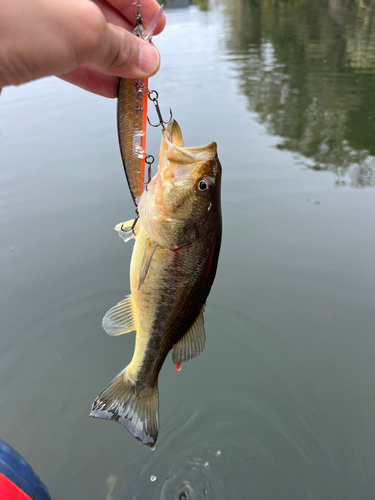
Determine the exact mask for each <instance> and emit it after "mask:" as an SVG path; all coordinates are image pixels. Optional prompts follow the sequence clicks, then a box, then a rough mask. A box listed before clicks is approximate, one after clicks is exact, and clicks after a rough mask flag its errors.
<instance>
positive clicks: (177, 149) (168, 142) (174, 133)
mask: <svg viewBox="0 0 375 500" xmlns="http://www.w3.org/2000/svg"><path fill="white" fill-rule="evenodd" d="M162 135H163V139H162V144H161V148H160V154H161V157H164V158H166V159H167V160H168V161H169V162H172V163H177V164H178V165H191V164H192V163H197V162H207V161H209V160H211V159H213V158H214V157H215V156H216V154H217V144H216V142H210V143H209V144H204V145H203V146H198V147H190V148H188V147H185V146H184V141H183V138H182V132H181V128H180V126H179V124H178V123H177V122H176V120H174V119H172V120H171V121H170V122H168V123H167V125H166V127H165V129H164V130H162Z"/></svg>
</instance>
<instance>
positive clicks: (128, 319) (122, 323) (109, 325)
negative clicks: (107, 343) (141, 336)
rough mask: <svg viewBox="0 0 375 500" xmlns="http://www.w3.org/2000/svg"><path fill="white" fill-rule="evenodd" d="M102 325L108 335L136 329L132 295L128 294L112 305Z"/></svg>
mask: <svg viewBox="0 0 375 500" xmlns="http://www.w3.org/2000/svg"><path fill="white" fill-rule="evenodd" d="M102 325H103V328H104V330H105V331H106V332H107V333H108V335H113V336H116V335H122V334H123V333H128V332H132V331H133V330H135V328H134V319H133V309H132V296H131V295H127V296H126V297H125V299H124V300H122V301H121V302H119V303H118V304H116V305H115V306H114V307H112V309H110V310H109V311H108V312H107V313H106V315H105V316H104V318H103V323H102Z"/></svg>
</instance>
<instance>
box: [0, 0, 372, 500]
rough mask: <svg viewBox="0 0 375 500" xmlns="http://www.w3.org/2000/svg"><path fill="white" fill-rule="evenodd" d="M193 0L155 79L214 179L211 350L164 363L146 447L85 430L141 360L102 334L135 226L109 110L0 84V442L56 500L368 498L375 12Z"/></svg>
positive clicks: (54, 84)
mask: <svg viewBox="0 0 375 500" xmlns="http://www.w3.org/2000/svg"><path fill="white" fill-rule="evenodd" d="M186 4H188V2H185V6H184V2H179V3H177V4H174V5H172V6H171V8H169V9H167V18H168V24H167V27H166V29H165V31H164V33H163V34H162V35H160V36H159V37H157V38H155V44H156V45H157V46H158V48H159V49H160V52H161V54H162V67H161V70H160V72H159V73H158V75H156V76H155V77H153V78H152V79H151V80H150V87H151V88H155V89H157V91H158V92H159V96H160V104H161V108H162V111H163V113H164V114H166V115H168V107H169V106H170V107H171V108H172V110H173V115H174V117H175V118H176V119H177V121H178V122H179V124H180V125H181V128H182V131H183V134H184V139H185V143H186V145H188V146H196V145H201V144H204V143H207V142H210V141H212V140H214V141H216V142H217V143H218V152H219V157H220V159H221V163H222V166H223V185H222V208H223V219H224V234H223V246H222V252H221V257H220V262H219V268H218V273H217V278H216V281H215V283H214V286H213V289H212V292H211V295H210V297H209V300H208V302H207V308H206V314H205V319H206V334H207V343H206V348H205V350H204V352H203V353H202V355H201V356H199V357H198V358H196V359H194V360H193V361H191V362H189V363H187V364H185V365H183V367H182V370H181V372H179V373H178V372H177V371H176V370H175V368H174V366H173V363H172V362H171V359H170V358H168V359H167V360H166V362H165V365H164V367H163V370H162V372H161V375H160V381H159V390H160V433H159V440H158V442H157V445H156V450H155V451H153V452H151V451H150V450H149V449H148V448H147V447H145V446H142V445H141V444H140V443H139V442H138V441H136V440H135V439H134V438H133V437H132V436H131V435H130V434H129V433H128V432H127V431H126V430H125V429H124V428H122V427H121V426H120V425H117V424H115V423H113V422H108V421H103V420H97V419H90V418H89V417H88V414H89V411H90V408H91V404H92V402H93V400H94V399H95V397H96V396H97V395H98V394H99V392H100V391H101V390H102V389H103V388H104V386H105V385H106V384H107V383H108V382H109V381H110V380H112V378H113V377H114V376H115V375H116V374H117V373H118V372H119V371H120V370H121V369H122V368H123V367H124V366H125V365H126V364H127V363H128V362H129V360H130V359H131V356H132V352H133V348H134V333H130V334H128V335H124V336H121V337H114V338H110V337H108V336H107V335H106V334H105V333H104V331H103V330H102V328H101V320H102V317H103V315H104V313H105V312H106V311H107V310H108V309H109V308H110V307H111V306H113V305H114V304H116V303H117V302H118V301H119V300H121V299H122V298H123V297H124V296H125V294H127V293H129V262H130V257H131V251H132V243H127V244H124V243H123V242H122V241H121V240H120V239H119V238H118V236H117V235H116V233H115V232H114V231H113V227H114V226H115V224H117V223H118V222H121V221H123V220H127V219H129V218H132V217H133V214H134V207H133V205H132V201H131V197H130V195H129V191H128V188H127V185H126V181H125V177H124V173H123V170H122V165H121V160H120V155H119V149H118V144H117V131H116V102H115V101H114V100H106V99H104V98H100V97H98V96H95V95H90V94H88V93H85V92H84V91H82V90H80V89H78V88H74V87H72V86H69V85H68V84H66V83H64V82H61V81H59V80H57V79H54V78H47V79H44V80H41V81H38V82H34V83H31V84H27V85H23V86H21V87H19V88H5V89H4V90H3V92H2V95H1V97H0V165H1V169H0V189H1V196H0V224H1V237H0V242H1V246H0V283H1V287H0V308H1V316H0V317H1V337H0V380H1V386H0V437H1V438H2V439H4V440H6V441H8V442H9V443H10V444H11V445H12V446H13V447H15V448H16V449H17V450H18V451H19V452H20V453H21V454H22V455H24V456H25V458H26V459H27V460H28V461H29V462H30V463H31V464H32V466H33V468H34V469H35V470H36V472H37V473H38V474H39V475H40V476H41V477H42V479H43V480H44V481H45V483H46V484H47V486H48V488H49V491H50V494H51V496H52V498H53V499H54V500H66V499H69V500H82V499H103V500H133V499H134V500H135V499H138V500H144V499H162V500H174V499H177V500H184V499H189V500H190V499H199V498H210V499H213V500H228V499H238V498H242V499H245V498H246V499H247V498H251V499H256V500H275V499H277V500H302V499H306V500H315V499H316V500H332V499H335V500H336V499H340V500H353V499H361V500H373V499H374V498H375V474H374V464H375V425H374V422H375V307H374V301H375V279H374V274H375V258H374V256H375V231H374V218H375V191H374V187H373V186H374V184H375V163H374V161H375V160H374V155H375V141H374V136H375V69H374V68H375V31H374V23H375V17H374V15H373V11H374V5H373V2H366V1H359V0H358V1H354V0H353V1H349V0H347V1H339V0H330V1H328V2H323V1H321V2H320V1H318V0H315V1H310V2H298V1H288V2H273V1H271V0H263V1H262V0H260V1H259V2H256V1H254V2H251V1H246V0H218V1H216V2H211V3H210V4H208V5H207V4H206V3H205V2H203V1H200V2H197V4H198V5H186ZM178 7H179V8H178ZM150 115H151V119H152V120H155V116H154V110H153V109H151V108H150ZM159 143H160V130H159V129H150V130H149V136H148V139H147V152H148V153H151V154H153V155H155V156H157V153H158V148H159ZM151 476H156V480H155V481H151V480H150V478H151Z"/></svg>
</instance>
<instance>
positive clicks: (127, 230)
mask: <svg viewBox="0 0 375 500" xmlns="http://www.w3.org/2000/svg"><path fill="white" fill-rule="evenodd" d="M136 222H137V219H131V220H127V221H126V222H120V224H117V226H115V231H117V232H118V235H119V236H120V238H122V239H123V240H124V241H129V240H131V239H132V238H135V236H136V234H137V230H136V228H137V224H136Z"/></svg>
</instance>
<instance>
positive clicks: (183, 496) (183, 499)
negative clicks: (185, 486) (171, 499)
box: [178, 492, 187, 500]
mask: <svg viewBox="0 0 375 500" xmlns="http://www.w3.org/2000/svg"><path fill="white" fill-rule="evenodd" d="M178 500H187V496H186V493H184V492H182V493H180V496H179V497H178Z"/></svg>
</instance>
